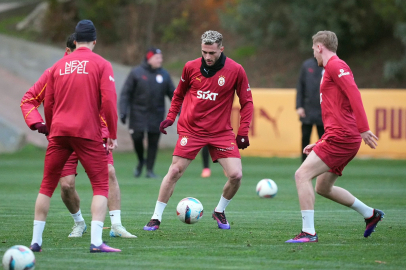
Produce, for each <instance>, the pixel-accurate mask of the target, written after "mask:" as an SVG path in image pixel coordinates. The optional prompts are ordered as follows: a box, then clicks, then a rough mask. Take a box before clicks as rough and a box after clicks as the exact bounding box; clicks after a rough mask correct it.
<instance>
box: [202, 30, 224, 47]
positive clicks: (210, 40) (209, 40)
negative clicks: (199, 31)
mask: <svg viewBox="0 0 406 270" xmlns="http://www.w3.org/2000/svg"><path fill="white" fill-rule="evenodd" d="M202 43H203V44H206V45H212V44H214V43H217V44H218V46H219V47H221V46H222V45H223V35H222V34H220V33H219V32H217V31H214V30H209V31H206V32H204V34H203V35H202Z"/></svg>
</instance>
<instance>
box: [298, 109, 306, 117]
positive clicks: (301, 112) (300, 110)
mask: <svg viewBox="0 0 406 270" xmlns="http://www.w3.org/2000/svg"><path fill="white" fill-rule="evenodd" d="M296 113H297V114H298V115H299V116H300V117H301V118H305V117H306V113H305V109H304V108H302V107H300V108H297V110H296Z"/></svg>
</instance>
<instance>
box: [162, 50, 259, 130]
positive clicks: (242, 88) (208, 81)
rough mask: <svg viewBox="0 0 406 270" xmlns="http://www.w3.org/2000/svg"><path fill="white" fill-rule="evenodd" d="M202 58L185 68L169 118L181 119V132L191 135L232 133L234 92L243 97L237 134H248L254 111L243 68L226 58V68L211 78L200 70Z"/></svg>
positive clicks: (240, 97) (173, 99) (188, 63)
mask: <svg viewBox="0 0 406 270" xmlns="http://www.w3.org/2000/svg"><path fill="white" fill-rule="evenodd" d="M200 65H201V58H198V59H195V60H193V61H189V62H187V63H186V65H185V67H184V68H183V72H182V77H181V78H180V81H179V84H178V87H177V88H176V90H175V92H174V95H173V98H172V102H171V107H170V109H169V113H168V116H167V119H170V120H172V121H175V118H176V116H177V114H178V113H179V110H180V108H181V106H182V112H181V115H180V117H179V121H178V133H179V134H181V135H190V136H205V137H208V136H210V137H220V136H227V135H233V130H232V127H231V123H230V115H231V109H232V106H233V100H234V93H235V92H236V93H237V96H238V97H239V100H240V105H241V110H240V114H241V120H240V127H239V130H238V135H241V136H247V135H248V130H249V127H250V124H251V120H252V114H253V110H254V106H253V102H252V95H251V89H250V86H249V84H248V78H247V75H246V74H245V71H244V69H243V67H242V66H241V65H240V64H238V63H236V62H235V61H233V60H232V59H230V58H228V57H227V58H226V62H225V64H224V67H223V68H222V69H220V70H219V71H217V73H216V74H215V75H214V76H213V77H210V78H206V77H204V76H203V75H202V74H201V72H200Z"/></svg>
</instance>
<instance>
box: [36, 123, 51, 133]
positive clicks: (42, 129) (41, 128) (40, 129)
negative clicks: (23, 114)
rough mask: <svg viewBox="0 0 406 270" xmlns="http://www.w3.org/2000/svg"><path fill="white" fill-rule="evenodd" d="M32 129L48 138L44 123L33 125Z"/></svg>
mask: <svg viewBox="0 0 406 270" xmlns="http://www.w3.org/2000/svg"><path fill="white" fill-rule="evenodd" d="M34 128H35V129H36V130H38V133H42V134H45V136H48V134H49V131H48V128H47V126H46V125H45V123H36V124H34Z"/></svg>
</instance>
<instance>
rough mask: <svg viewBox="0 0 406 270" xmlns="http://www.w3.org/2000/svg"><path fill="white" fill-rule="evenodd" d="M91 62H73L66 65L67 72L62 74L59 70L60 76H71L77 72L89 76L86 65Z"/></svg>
mask: <svg viewBox="0 0 406 270" xmlns="http://www.w3.org/2000/svg"><path fill="white" fill-rule="evenodd" d="M87 62H89V61H79V60H73V61H70V62H66V63H65V71H64V72H63V73H62V69H60V70H59V75H61V76H63V75H69V74H72V73H74V72H75V71H76V73H77V74H89V73H88V72H86V64H87Z"/></svg>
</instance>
